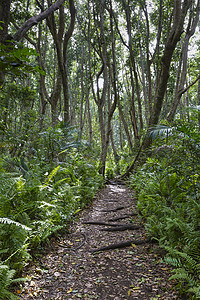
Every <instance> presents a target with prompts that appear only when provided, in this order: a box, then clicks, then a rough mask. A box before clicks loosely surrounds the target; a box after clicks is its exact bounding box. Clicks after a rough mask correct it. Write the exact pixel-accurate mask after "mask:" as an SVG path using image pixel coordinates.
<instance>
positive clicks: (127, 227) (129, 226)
mask: <svg viewBox="0 0 200 300" xmlns="http://www.w3.org/2000/svg"><path fill="white" fill-rule="evenodd" d="M141 227H142V226H140V225H133V224H125V225H122V226H115V227H114V228H104V229H101V231H110V232H114V231H124V230H136V229H140V228H141Z"/></svg>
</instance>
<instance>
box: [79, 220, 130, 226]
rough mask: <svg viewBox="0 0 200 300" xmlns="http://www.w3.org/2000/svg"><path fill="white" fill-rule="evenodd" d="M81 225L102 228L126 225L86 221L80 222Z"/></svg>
mask: <svg viewBox="0 0 200 300" xmlns="http://www.w3.org/2000/svg"><path fill="white" fill-rule="evenodd" d="M82 224H89V225H103V226H113V227H114V226H123V225H126V224H120V223H106V222H103V221H86V222H82Z"/></svg>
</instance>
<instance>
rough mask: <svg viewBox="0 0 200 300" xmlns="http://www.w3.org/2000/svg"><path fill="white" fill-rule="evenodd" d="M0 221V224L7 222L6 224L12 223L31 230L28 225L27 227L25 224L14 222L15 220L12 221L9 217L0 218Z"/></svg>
mask: <svg viewBox="0 0 200 300" xmlns="http://www.w3.org/2000/svg"><path fill="white" fill-rule="evenodd" d="M0 223H1V224H8V225H11V224H13V225H15V226H17V227H21V228H22V229H24V230H27V231H31V230H32V229H31V228H30V227H27V226H25V225H23V224H21V223H19V222H16V221H13V220H11V219H9V218H0Z"/></svg>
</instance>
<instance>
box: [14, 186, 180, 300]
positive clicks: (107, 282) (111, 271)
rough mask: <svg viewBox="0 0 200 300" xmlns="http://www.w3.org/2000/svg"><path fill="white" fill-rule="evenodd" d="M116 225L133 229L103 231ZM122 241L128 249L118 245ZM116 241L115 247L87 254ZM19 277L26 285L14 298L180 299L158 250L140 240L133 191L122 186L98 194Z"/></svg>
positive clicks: (142, 237)
mask: <svg viewBox="0 0 200 300" xmlns="http://www.w3.org/2000/svg"><path fill="white" fill-rule="evenodd" d="M120 218H121V219H120ZM87 222H91V223H92V222H95V223H96V224H85V223H87ZM98 222H99V223H101V222H103V224H101V225H98ZM106 223H109V224H110V226H106ZM121 224H123V225H124V224H129V225H130V224H132V225H135V227H134V226H133V228H132V229H131V230H123V231H114V232H112V231H111V232H110V231H105V229H109V230H110V229H114V230H115V229H117V230H119V229H120V228H119V226H118V225H121ZM122 229H126V227H124V228H122ZM122 229H121V230H122ZM127 241H129V242H128V243H127V244H129V246H128V247H124V248H123V244H119V243H122V242H127ZM138 241H139V243H138ZM116 243H117V244H119V245H118V247H119V249H110V250H105V251H100V252H92V251H94V250H97V249H99V247H104V246H107V245H111V244H116ZM120 247H121V248H120ZM113 248H114V247H113ZM23 275H24V276H27V277H28V281H26V282H24V283H23V286H22V291H21V294H20V295H19V299H48V300H58V299H68V300H72V299H81V298H82V299H93V300H94V299H99V300H110V299H112V300H123V299H127V300H128V299H135V300H136V299H140V300H142V299H151V300H154V299H155V300H156V299H170V300H172V299H181V297H180V296H179V295H178V293H177V292H176V290H175V283H173V282H172V281H169V280H168V279H169V277H170V276H171V269H170V267H169V266H167V265H165V264H164V263H163V262H162V252H161V250H160V249H159V247H158V245H157V244H156V243H152V242H151V241H148V239H147V237H146V233H145V229H144V224H143V221H142V220H141V217H140V216H139V215H138V213H137V211H136V199H135V197H134V192H133V191H132V190H130V189H129V188H128V187H126V186H125V185H117V184H108V185H106V187H105V188H104V189H102V190H100V191H99V192H98V194H97V197H96V199H95V200H94V201H93V203H92V205H90V206H89V207H88V208H87V209H84V210H83V211H82V212H81V213H80V214H79V216H78V218H77V220H74V221H73V222H72V224H71V225H70V229H69V232H68V233H66V235H65V236H62V238H61V237H60V238H59V239H54V240H53V241H51V244H50V245H49V247H48V249H47V252H46V254H45V255H44V256H42V257H40V258H39V259H38V260H37V261H35V262H34V263H33V264H32V265H31V266H29V267H28V269H27V270H26V271H25V274H23ZM18 292H19V291H18Z"/></svg>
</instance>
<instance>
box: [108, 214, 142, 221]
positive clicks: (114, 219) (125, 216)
mask: <svg viewBox="0 0 200 300" xmlns="http://www.w3.org/2000/svg"><path fill="white" fill-rule="evenodd" d="M137 215H138V213H132V214H128V215H123V216H119V217H115V218H111V219H109V220H108V221H109V222H114V221H118V220H123V219H128V218H130V217H132V216H137Z"/></svg>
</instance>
